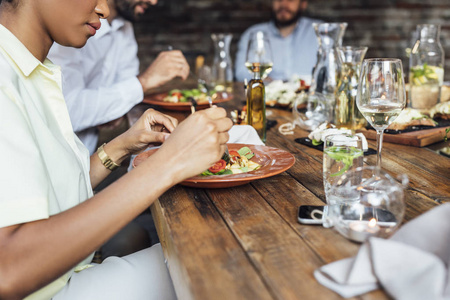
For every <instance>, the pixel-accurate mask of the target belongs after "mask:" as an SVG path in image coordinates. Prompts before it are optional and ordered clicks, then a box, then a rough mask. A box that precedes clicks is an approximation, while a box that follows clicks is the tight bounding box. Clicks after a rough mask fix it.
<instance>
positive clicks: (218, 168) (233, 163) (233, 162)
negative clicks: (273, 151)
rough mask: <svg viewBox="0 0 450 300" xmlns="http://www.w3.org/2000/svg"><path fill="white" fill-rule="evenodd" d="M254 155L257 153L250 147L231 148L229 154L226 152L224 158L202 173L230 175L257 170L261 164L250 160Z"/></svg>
mask: <svg viewBox="0 0 450 300" xmlns="http://www.w3.org/2000/svg"><path fill="white" fill-rule="evenodd" d="M253 156H255V154H254V153H253V152H252V150H250V148H248V147H242V148H241V149H239V150H237V151H235V150H231V151H229V155H226V154H224V156H223V157H222V159H220V160H219V161H218V162H216V163H215V164H214V165H213V166H212V167H210V168H209V169H208V170H206V171H204V172H203V173H202V174H200V175H201V176H209V175H229V174H239V173H247V172H250V171H253V170H257V169H259V168H260V167H261V165H260V164H258V163H256V162H254V161H251V160H250V159H251V158H252V157H253Z"/></svg>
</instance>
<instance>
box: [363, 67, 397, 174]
mask: <svg viewBox="0 0 450 300" xmlns="http://www.w3.org/2000/svg"><path fill="white" fill-rule="evenodd" d="M356 105H357V106H358V109H359V111H360V112H361V114H362V115H363V116H364V117H365V118H366V120H367V121H368V122H369V123H370V124H371V125H372V127H373V128H375V130H376V131H377V168H378V169H380V168H381V147H382V144H383V131H384V129H386V127H388V126H389V124H391V123H392V122H393V121H394V120H395V119H396V118H397V116H398V115H399V114H400V112H401V111H402V110H403V108H404V107H405V105H406V94H405V82H404V79H403V67H402V62H401V60H400V59H396V58H372V59H365V60H364V61H363V65H362V69H361V76H360V79H359V84H358V94H357V96H356Z"/></svg>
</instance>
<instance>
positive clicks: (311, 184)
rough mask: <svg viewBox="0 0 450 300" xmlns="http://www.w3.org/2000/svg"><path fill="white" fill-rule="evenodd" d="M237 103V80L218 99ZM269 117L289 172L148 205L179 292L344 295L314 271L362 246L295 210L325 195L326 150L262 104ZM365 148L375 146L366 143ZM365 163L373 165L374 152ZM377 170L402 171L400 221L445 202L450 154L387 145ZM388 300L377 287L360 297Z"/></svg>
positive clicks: (179, 191) (183, 190) (180, 192)
mask: <svg viewBox="0 0 450 300" xmlns="http://www.w3.org/2000/svg"><path fill="white" fill-rule="evenodd" d="M242 100H243V91H242V86H241V85H236V87H235V98H234V99H233V101H230V102H227V103H226V104H224V105H223V106H226V107H227V108H228V109H231V108H236V107H242ZM167 113H170V112H167ZM182 115H183V114H181V115H180V114H178V117H179V118H182ZM268 119H270V120H277V121H278V125H277V126H275V128H272V129H271V130H270V131H268V133H267V145H268V146H271V147H277V148H280V149H284V150H286V151H289V152H291V153H292V154H293V155H294V156H295V158H296V163H295V164H294V166H293V167H292V168H291V169H289V170H288V171H287V172H284V173H282V174H280V175H277V176H273V177H270V178H267V179H262V180H257V181H254V182H252V183H250V184H246V185H243V186H239V187H233V188H227V189H195V188H188V187H183V186H179V185H178V186H175V187H173V188H171V189H170V190H169V191H167V192H166V193H165V194H164V195H163V196H161V197H160V199H159V201H157V202H155V203H154V205H152V207H151V211H152V214H153V217H154V220H155V223H156V225H157V230H158V235H159V237H160V241H161V244H162V246H163V249H164V254H165V257H166V258H167V260H168V266H169V270H170V274H171V276H172V279H173V283H174V285H175V289H176V292H177V295H178V297H179V299H207V300H211V299H233V300H234V299H251V300H253V299H261V300H262V299H341V297H340V296H339V295H337V294H335V293H334V292H332V291H330V290H328V289H327V288H325V287H323V286H322V285H320V284H319V283H318V282H317V281H316V280H315V278H314V276H313V271H314V270H315V269H317V268H318V267H320V266H322V265H324V264H327V263H330V262H333V261H336V260H339V259H342V258H346V257H350V256H353V255H355V254H356V253H357V251H358V249H359V245H358V244H355V243H352V242H350V241H348V240H346V239H345V238H344V237H342V236H341V235H339V234H338V233H337V232H336V231H334V230H332V229H325V228H323V227H321V226H306V225H301V224H299V223H298V222H297V217H296V213H297V209H298V206H300V205H307V204H311V205H314V204H316V205H322V204H323V203H324V201H325V197H324V191H323V185H322V155H323V154H322V152H321V151H319V150H316V149H313V148H309V147H306V146H303V145H301V144H298V143H296V142H295V141H294V139H295V138H298V137H304V136H307V132H305V131H302V130H300V129H298V128H296V129H295V133H294V135H287V136H283V135H281V134H279V133H278V130H277V129H278V126H279V125H281V124H283V123H285V122H287V121H290V120H291V113H290V111H288V110H283V109H268ZM444 145H446V146H448V145H449V143H447V144H444V143H443V144H442V146H444ZM369 146H370V147H372V148H376V145H375V142H373V141H369ZM364 161H365V163H366V164H368V165H375V163H376V157H375V155H371V156H367V157H365V158H364ZM383 169H384V170H386V171H388V172H389V173H391V174H394V175H395V174H400V173H405V174H407V175H408V176H409V179H410V184H409V188H408V190H407V191H406V217H405V222H407V221H408V220H410V219H412V218H414V217H416V216H417V215H419V214H421V213H423V212H425V211H427V210H429V209H431V208H433V207H435V206H437V205H438V204H439V203H442V202H444V201H450V198H449V197H450V159H449V158H447V157H444V156H442V155H439V154H437V153H436V152H435V151H432V150H431V149H429V148H415V147H408V146H402V145H396V144H389V143H385V144H384V147H383ZM386 298H387V296H386V295H385V294H384V292H382V291H375V292H372V293H369V294H366V295H363V296H361V297H359V298H358V299H386Z"/></svg>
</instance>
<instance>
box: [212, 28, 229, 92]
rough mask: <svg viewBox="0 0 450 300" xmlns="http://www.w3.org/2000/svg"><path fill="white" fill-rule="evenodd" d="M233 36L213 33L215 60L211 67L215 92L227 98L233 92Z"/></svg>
mask: <svg viewBox="0 0 450 300" xmlns="http://www.w3.org/2000/svg"><path fill="white" fill-rule="evenodd" d="M232 38H233V35H232V34H231V33H213V34H211V39H212V40H213V41H214V60H213V64H212V66H211V72H212V78H213V81H214V83H215V91H216V93H217V94H221V96H222V97H223V98H227V97H228V94H229V93H232V92H233V65H232V61H231V55H230V44H231V39H232Z"/></svg>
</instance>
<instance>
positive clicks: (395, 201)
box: [327, 167, 408, 243]
mask: <svg viewBox="0 0 450 300" xmlns="http://www.w3.org/2000/svg"><path fill="white" fill-rule="evenodd" d="M407 184H408V178H407V176H406V175H401V176H400V182H399V181H397V180H395V179H394V178H393V177H392V176H390V175H389V174H388V173H386V172H384V171H382V170H380V169H377V168H376V167H361V168H357V169H356V170H354V171H352V172H349V173H346V174H344V175H343V176H342V177H341V178H340V180H339V181H338V182H336V183H335V184H334V185H333V186H332V188H331V190H330V191H329V193H330V194H331V195H332V197H333V199H335V200H337V199H339V201H337V202H336V203H335V204H334V205H331V206H330V208H329V213H328V217H327V219H328V222H329V223H331V224H332V225H333V226H334V228H335V229H336V230H337V231H338V232H339V233H340V234H342V235H343V236H345V237H346V238H348V239H350V240H352V241H354V242H360V243H362V242H364V241H366V240H367V239H368V238H370V237H372V236H376V237H381V238H388V237H389V236H391V235H392V234H393V233H394V232H395V231H396V230H397V228H398V227H399V226H400V224H401V223H402V221H403V216H404V213H405V203H404V189H405V187H406V185H407Z"/></svg>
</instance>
